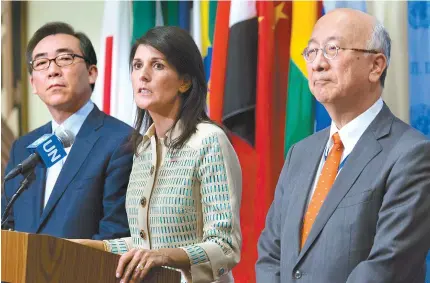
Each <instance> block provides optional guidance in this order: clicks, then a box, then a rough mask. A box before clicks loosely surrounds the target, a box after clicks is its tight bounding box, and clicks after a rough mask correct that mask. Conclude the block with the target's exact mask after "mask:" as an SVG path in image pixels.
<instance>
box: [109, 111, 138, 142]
mask: <svg viewBox="0 0 430 283" xmlns="http://www.w3.org/2000/svg"><path fill="white" fill-rule="evenodd" d="M103 115H104V121H103V126H102V130H103V131H105V132H107V133H109V134H112V135H118V134H120V135H126V136H128V135H130V134H131V133H132V131H133V127H131V126H130V125H128V124H127V123H125V122H123V121H121V120H119V119H117V118H115V117H113V116H110V115H107V114H104V113H103Z"/></svg>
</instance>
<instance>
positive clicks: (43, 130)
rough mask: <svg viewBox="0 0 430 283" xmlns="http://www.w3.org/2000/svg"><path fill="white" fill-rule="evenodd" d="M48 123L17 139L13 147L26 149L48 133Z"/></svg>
mask: <svg viewBox="0 0 430 283" xmlns="http://www.w3.org/2000/svg"><path fill="white" fill-rule="evenodd" d="M48 127H50V123H47V124H45V125H43V126H41V127H39V128H37V129H34V130H32V131H31V132H29V133H27V134H25V135H23V136H21V137H19V138H17V139H16V140H15V147H27V146H28V145H29V144H31V143H32V142H34V141H35V140H37V139H38V138H40V137H41V136H42V135H44V134H47V133H49V132H50V131H49V128H48Z"/></svg>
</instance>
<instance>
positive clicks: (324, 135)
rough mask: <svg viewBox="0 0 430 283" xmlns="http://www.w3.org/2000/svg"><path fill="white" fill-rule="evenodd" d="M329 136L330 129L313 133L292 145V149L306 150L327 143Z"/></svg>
mask: <svg viewBox="0 0 430 283" xmlns="http://www.w3.org/2000/svg"><path fill="white" fill-rule="evenodd" d="M329 134H330V127H328V128H325V129H323V130H321V131H318V132H316V133H313V134H312V135H309V136H307V137H306V138H304V139H302V140H300V141H298V142H297V143H295V144H294V148H295V149H303V150H308V149H309V147H313V146H315V145H317V144H321V143H327V140H328V137H329Z"/></svg>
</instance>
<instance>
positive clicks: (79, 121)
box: [43, 100, 94, 207]
mask: <svg viewBox="0 0 430 283" xmlns="http://www.w3.org/2000/svg"><path fill="white" fill-rule="evenodd" d="M93 108H94V103H93V102H92V101H91V100H88V102H87V103H86V104H85V105H84V106H82V108H81V109H79V110H78V111H77V112H75V113H74V114H73V115H72V116H70V117H69V118H67V119H66V120H65V121H64V122H63V123H62V124H61V125H59V124H58V123H57V122H55V121H54V120H52V133H55V130H56V129H57V128H58V127H63V128H64V129H66V130H69V131H71V132H72V133H73V134H74V136H75V137H76V136H77V135H78V132H79V130H80V129H81V127H82V125H83V124H84V121H85V119H86V118H87V117H88V115H89V114H90V112H91V111H92V110H93ZM72 146H73V145H72ZM71 149H72V147H69V148H66V149H65V150H66V154H67V155H66V156H65V157H64V158H63V159H61V160H60V161H58V162H57V163H55V164H54V165H53V166H52V167H50V168H48V169H47V170H46V183H45V200H44V202H43V207H45V206H46V204H47V203H48V200H49V197H50V196H51V193H52V190H53V189H54V186H55V183H56V182H57V179H58V176H59V175H60V172H61V169H62V168H63V165H64V163H65V162H66V159H67V156H69V152H70V150H71Z"/></svg>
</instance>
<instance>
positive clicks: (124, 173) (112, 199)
mask: <svg viewBox="0 0 430 283" xmlns="http://www.w3.org/2000/svg"><path fill="white" fill-rule="evenodd" d="M26 56H27V62H28V65H29V72H30V79H31V85H32V89H33V92H34V93H35V94H37V95H38V96H39V97H40V99H41V100H42V101H43V102H44V103H45V104H46V106H47V107H48V110H49V112H50V113H51V115H52V121H51V122H49V123H47V124H46V125H44V126H42V127H40V128H38V129H36V130H34V131H32V132H31V133H29V134H27V135H25V136H23V137H21V138H19V139H18V140H16V141H15V142H14V144H13V146H12V149H11V154H10V160H9V163H8V166H7V169H6V173H7V172H9V171H10V170H11V169H12V168H14V167H15V166H16V165H17V164H18V163H20V162H21V161H23V160H24V159H25V158H27V157H28V156H29V153H28V151H27V149H26V147H27V146H28V145H29V144H31V143H32V142H34V141H35V140H36V139H38V138H39V137H40V136H42V135H43V134H50V133H53V132H55V130H56V129H57V128H58V127H62V128H64V129H67V130H69V131H71V132H72V133H73V134H74V135H75V137H76V139H75V142H74V143H73V145H72V146H71V148H68V149H66V152H67V156H66V157H65V158H64V159H62V160H61V161H59V162H57V163H56V164H55V165H54V166H52V167H50V168H48V169H47V168H45V167H44V166H43V165H42V164H39V165H37V167H36V168H35V175H36V180H35V181H34V182H33V183H32V184H31V185H30V187H29V188H28V189H27V190H26V191H24V192H23V193H22V195H21V196H20V197H19V198H18V200H17V201H16V203H15V205H14V206H13V210H12V214H11V216H10V217H9V220H8V224H9V226H14V229H15V230H17V231H23V232H30V233H41V234H49V235H53V236H56V237H64V238H92V239H98V240H100V239H112V238H119V237H124V236H127V235H129V229H128V223H127V216H126V211H125V193H126V188H127V184H128V179H129V175H130V172H131V167H132V149H131V146H130V144H129V136H130V135H131V133H132V128H131V127H130V126H128V125H126V124H125V123H123V122H121V121H119V120H117V119H115V118H113V117H111V116H108V115H106V114H104V113H103V112H101V111H100V110H99V109H98V108H97V106H96V105H94V104H93V102H91V100H90V97H91V93H92V90H93V88H94V84H95V81H96V78H97V67H96V64H97V58H96V54H95V51H94V48H93V46H92V44H91V41H90V40H89V39H88V37H87V36H86V35H85V34H83V33H80V32H75V31H74V30H73V28H72V27H71V26H69V25H67V24H65V23H61V22H55V23H48V24H46V25H44V26H42V27H41V28H40V29H39V30H37V31H36V33H35V34H34V35H33V37H32V38H31V39H30V41H29V43H28V46H27V54H26ZM22 179H23V177H22V176H19V177H17V178H15V179H13V180H11V181H8V182H7V183H6V184H5V194H6V198H7V199H10V198H11V196H12V195H13V194H14V193H15V191H16V190H17V189H18V187H19V184H20V182H21V180H22ZM5 205H6V199H5V198H4V197H3V198H2V212H3V211H4V209H5Z"/></svg>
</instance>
